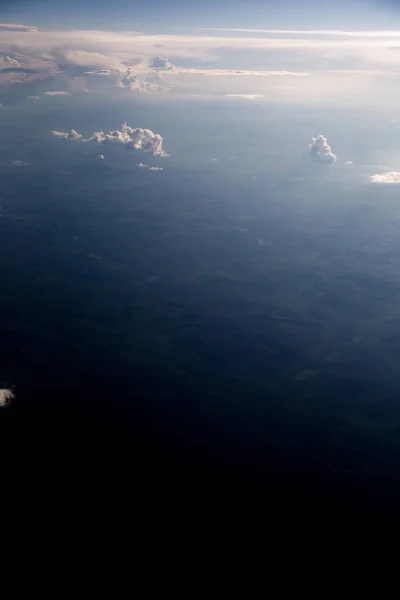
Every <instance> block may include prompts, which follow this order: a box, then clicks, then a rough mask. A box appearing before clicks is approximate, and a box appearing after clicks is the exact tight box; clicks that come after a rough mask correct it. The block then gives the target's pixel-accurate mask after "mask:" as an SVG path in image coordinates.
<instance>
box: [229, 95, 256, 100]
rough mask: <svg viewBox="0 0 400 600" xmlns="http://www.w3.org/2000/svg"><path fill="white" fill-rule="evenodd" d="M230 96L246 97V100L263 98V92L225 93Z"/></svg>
mask: <svg viewBox="0 0 400 600" xmlns="http://www.w3.org/2000/svg"><path fill="white" fill-rule="evenodd" d="M225 96H227V97H228V98H244V99H245V100H261V98H264V96H263V95H262V94H225Z"/></svg>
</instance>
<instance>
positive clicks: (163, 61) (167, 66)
mask: <svg viewBox="0 0 400 600" xmlns="http://www.w3.org/2000/svg"><path fill="white" fill-rule="evenodd" d="M150 69H155V70H157V71H172V70H173V69H175V66H174V65H173V64H172V63H171V62H170V61H169V60H168V58H163V57H162V56H156V58H153V60H152V61H151V63H150Z"/></svg>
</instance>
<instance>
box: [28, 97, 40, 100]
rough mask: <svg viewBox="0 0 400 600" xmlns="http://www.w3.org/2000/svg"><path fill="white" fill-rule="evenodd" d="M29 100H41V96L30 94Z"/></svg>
mask: <svg viewBox="0 0 400 600" xmlns="http://www.w3.org/2000/svg"><path fill="white" fill-rule="evenodd" d="M28 100H40V96H28Z"/></svg>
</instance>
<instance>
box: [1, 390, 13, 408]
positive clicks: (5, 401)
mask: <svg viewBox="0 0 400 600" xmlns="http://www.w3.org/2000/svg"><path fill="white" fill-rule="evenodd" d="M14 398H15V394H14V392H13V391H12V390H7V389H0V407H1V408H4V407H5V406H8V405H9V404H10V403H11V400H14Z"/></svg>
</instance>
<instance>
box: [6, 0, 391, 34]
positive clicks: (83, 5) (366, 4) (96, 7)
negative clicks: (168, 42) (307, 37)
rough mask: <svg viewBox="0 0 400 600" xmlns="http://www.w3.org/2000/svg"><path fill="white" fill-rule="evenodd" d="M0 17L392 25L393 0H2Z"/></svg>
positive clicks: (153, 23)
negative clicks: (83, 0)
mask: <svg viewBox="0 0 400 600" xmlns="http://www.w3.org/2000/svg"><path fill="white" fill-rule="evenodd" d="M0 10H1V12H2V14H3V18H6V19H13V18H27V19H29V18H31V19H34V20H35V21H36V23H37V24H38V25H41V26H45V25H47V26H49V25H54V24H55V23H57V24H58V26H59V27H65V26H75V27H79V26H83V25H84V26H85V27H98V26H103V25H104V24H107V25H108V26H109V27H112V28H114V27H121V26H124V27H129V28H132V27H135V26H136V25H137V24H139V25H140V26H142V27H143V26H144V27H157V28H159V27H178V28H179V27H193V26H214V27H271V26H272V27H279V26H285V27H292V28H293V27H299V26H300V25H301V27H303V28H304V27H313V28H315V27H321V26H324V27H325V28H326V27H328V26H329V27H337V26H339V25H340V26H341V27H349V26H350V27H357V28H360V27H364V26H366V27H370V26H372V25H374V26H375V27H380V26H384V27H386V26H390V27H393V25H394V24H395V22H396V21H398V23H399V24H400V8H399V6H398V2H397V1H396V0H379V2H378V1H377V0H336V1H335V2H330V1H328V0H218V2H216V1H215V0H201V1H200V0H151V1H149V2H142V1H141V0H114V1H113V2H112V3H99V2H96V1H95V0H86V2H80V1H79V0H69V2H68V3H66V2H64V1H63V2H61V1H57V0H29V1H28V0H2V2H1V3H0Z"/></svg>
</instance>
